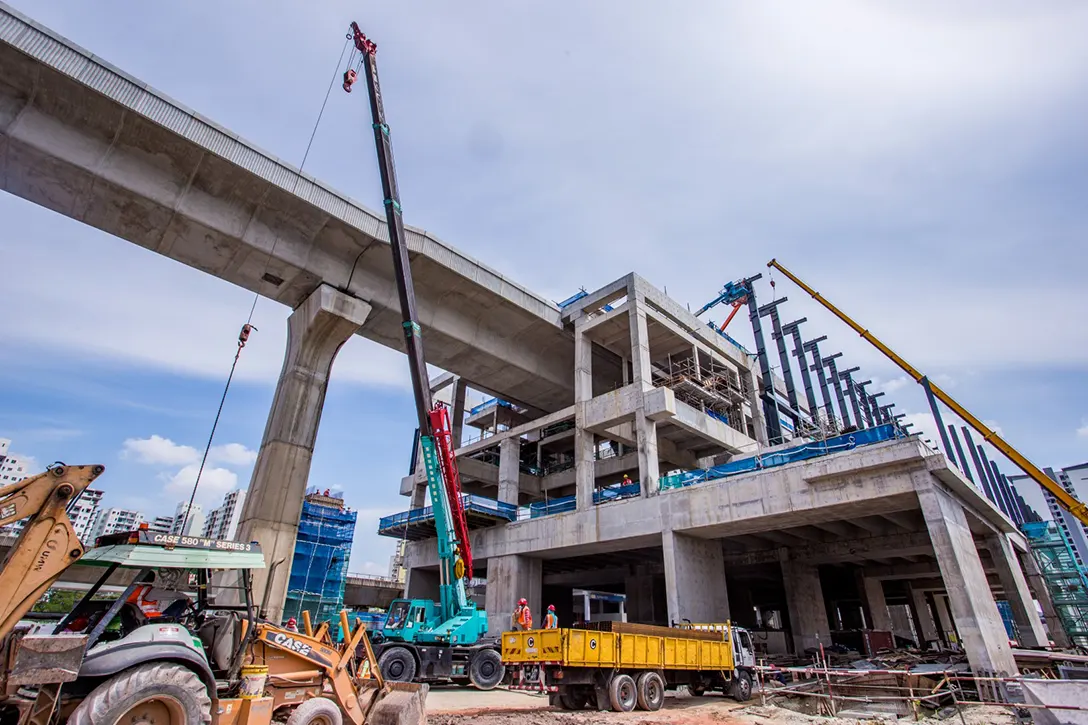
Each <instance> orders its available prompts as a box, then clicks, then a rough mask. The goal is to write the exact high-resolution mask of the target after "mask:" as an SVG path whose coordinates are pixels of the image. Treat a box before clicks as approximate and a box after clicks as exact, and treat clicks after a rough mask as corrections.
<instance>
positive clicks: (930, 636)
mask: <svg viewBox="0 0 1088 725" xmlns="http://www.w3.org/2000/svg"><path fill="white" fill-rule="evenodd" d="M910 599H911V603H912V604H913V605H914V623H915V625H917V627H918V634H919V636H921V638H922V641H921V642H920V643H919V644H920V645H921V646H923V647H925V644H926V642H932V641H935V640H940V638H941V637H940V634H939V633H938V632H937V622H936V621H934V619H933V612H931V611H930V609H929V602H927V601H926V593H925V592H924V591H922V590H920V589H915V588H914V587H911V588H910Z"/></svg>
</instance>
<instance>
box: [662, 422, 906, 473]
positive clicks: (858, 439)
mask: <svg viewBox="0 0 1088 725" xmlns="http://www.w3.org/2000/svg"><path fill="white" fill-rule="evenodd" d="M902 437H904V436H903V433H902V431H901V430H900V429H899V428H898V426H896V425H894V424H892V423H888V424H886V425H882V426H877V427H875V428H867V429H865V430H858V431H854V432H853V433H847V434H845V435H840V436H835V437H834V438H828V439H826V440H822V441H817V442H814V443H806V444H805V445H802V446H796V447H794V448H787V449H785V450H781V451H774V452H773V453H764V454H758V455H755V456H749V457H747V458H741V459H739V460H735V461H729V462H728V463H723V464H722V465H720V466H714V467H713V468H699V469H695V470H694V471H686V472H684V473H678V474H675V475H672V476H665V477H663V478H662V479H661V488H662V489H672V488H683V487H685V486H693V485H695V484H698V483H706V482H707V481H716V480H718V479H722V478H728V477H730V476H736V475H739V474H741V473H750V472H752V471H759V470H762V469H765V468H775V467H777V466H784V465H786V464H788V463H796V462H798V461H805V460H808V459H810V458H820V457H822V456H827V455H831V454H832V453H840V452H842V451H848V450H852V449H854V448H857V447H859V446H866V445H872V444H873V443H882V442H884V441H889V440H894V439H896V438H902Z"/></svg>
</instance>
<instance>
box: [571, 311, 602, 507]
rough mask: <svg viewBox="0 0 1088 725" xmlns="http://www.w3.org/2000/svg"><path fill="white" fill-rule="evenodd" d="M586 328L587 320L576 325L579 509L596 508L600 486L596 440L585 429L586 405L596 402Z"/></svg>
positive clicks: (579, 320)
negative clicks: (596, 489) (595, 496)
mask: <svg viewBox="0 0 1088 725" xmlns="http://www.w3.org/2000/svg"><path fill="white" fill-rule="evenodd" d="M584 325H585V318H584V317H580V318H578V320H576V321H575V323H574V403H575V409H574V483H575V489H574V492H575V506H576V507H577V508H578V509H589V508H592V507H593V491H594V489H595V488H596V485H597V480H596V475H597V469H596V460H595V456H594V445H595V442H596V439H595V438H594V436H593V433H592V432H590V431H588V430H586V429H585V404H586V402H587V401H589V400H591V399H592V398H593V342H592V341H591V340H590V339H589V338H588V337H586V334H585V332H584V331H583V326H584Z"/></svg>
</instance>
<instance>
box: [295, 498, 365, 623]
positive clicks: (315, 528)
mask: <svg viewBox="0 0 1088 725" xmlns="http://www.w3.org/2000/svg"><path fill="white" fill-rule="evenodd" d="M356 517H357V513H356V512H355V511H349V510H348V509H346V508H341V507H339V506H326V505H322V504H318V503H313V502H311V501H305V502H303V504H302V516H301V517H300V519H299V523H298V537H297V538H296V539H295V553H294V558H293V560H292V562H291V575H290V578H289V579H288V583H287V602H286V604H285V606H284V618H285V619H286V618H288V617H296V618H298V617H300V616H301V614H302V611H303V610H308V611H309V612H310V618H311V620H313V621H314V622H315V623H317V622H326V621H328V622H332V623H334V624H335V623H336V622H338V621H339V616H340V609H341V608H342V607H343V604H344V584H345V581H346V579H347V573H348V559H349V556H350V554H351V543H352V541H353V539H354V538H355V521H356Z"/></svg>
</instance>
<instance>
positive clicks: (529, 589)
mask: <svg viewBox="0 0 1088 725" xmlns="http://www.w3.org/2000/svg"><path fill="white" fill-rule="evenodd" d="M542 581H543V576H542V574H541V566H540V559H534V558H532V557H529V556H521V555H518V554H512V555H510V556H493V557H491V558H490V559H488V560H487V595H486V597H485V604H486V606H485V607H484V609H485V610H486V611H487V631H488V632H489V633H490V634H499V633H501V632H506V631H509V629H510V618H511V617H512V616H513V614H514V608H515V607H517V604H518V600H519V599H522V598H524V599H527V600H528V601H529V609H530V610H531V611H532V613H533V627H536V628H538V627H541V626H542V623H543V621H544V612H542V611H541V609H540V605H541V600H540V587H541V583H542Z"/></svg>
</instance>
